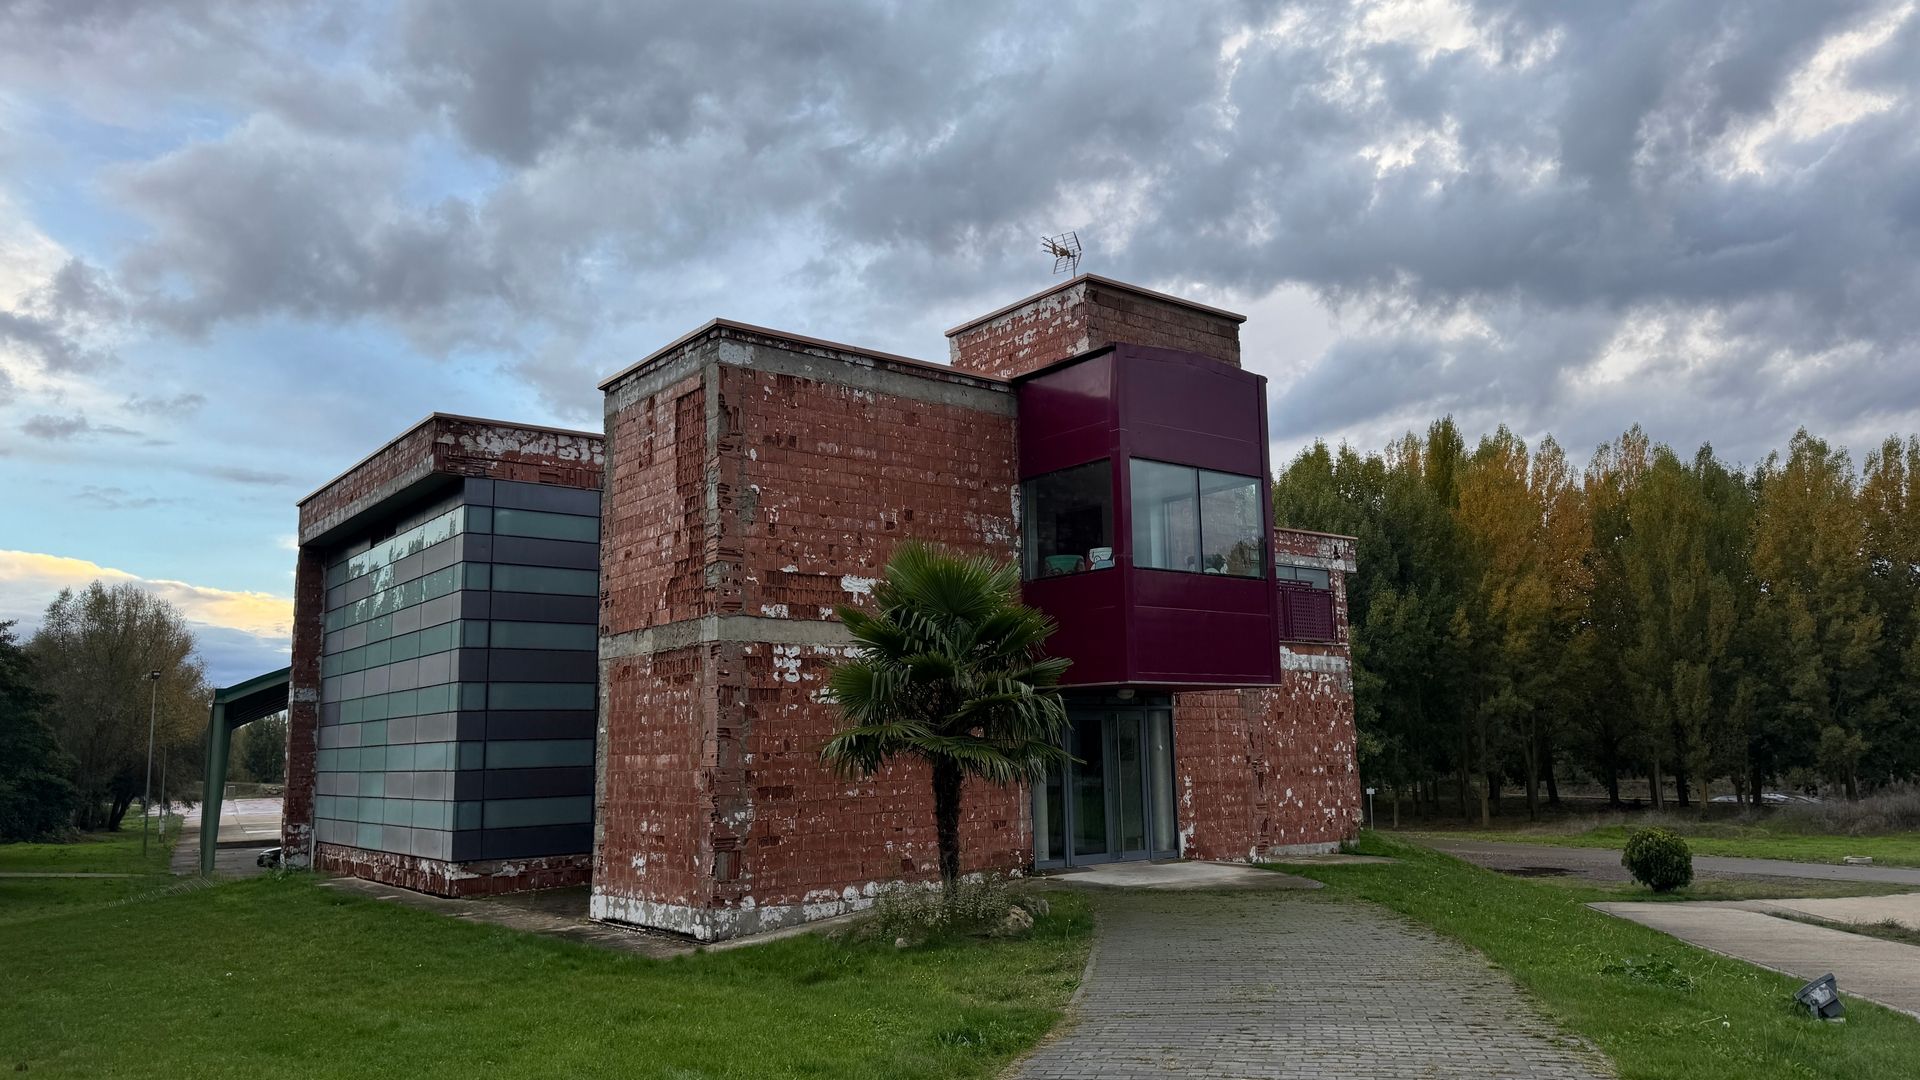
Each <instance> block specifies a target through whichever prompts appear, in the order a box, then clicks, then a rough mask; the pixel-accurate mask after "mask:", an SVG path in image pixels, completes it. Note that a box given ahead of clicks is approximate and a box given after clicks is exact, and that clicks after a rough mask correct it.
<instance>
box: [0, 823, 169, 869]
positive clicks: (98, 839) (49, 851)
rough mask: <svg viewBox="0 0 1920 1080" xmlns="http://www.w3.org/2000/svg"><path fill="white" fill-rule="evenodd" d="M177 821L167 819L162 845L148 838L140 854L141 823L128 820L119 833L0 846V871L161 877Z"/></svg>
mask: <svg viewBox="0 0 1920 1080" xmlns="http://www.w3.org/2000/svg"><path fill="white" fill-rule="evenodd" d="M179 835H180V818H179V816H178V815H176V816H174V817H172V818H169V819H168V822H167V835H166V839H165V841H164V842H163V841H162V840H161V839H160V838H159V836H158V834H149V835H148V837H147V853H146V855H144V856H143V855H141V854H140V821H139V819H137V818H133V817H129V818H127V821H126V824H125V825H122V826H121V828H120V831H119V832H96V833H85V834H83V835H82V836H81V837H80V839H78V840H75V841H73V842H71V843H65V844H0V872H4V873H19V872H25V871H32V872H35V873H56V874H164V873H166V872H167V856H168V852H169V851H170V850H171V849H172V846H173V841H174V838H175V837H177V836H179Z"/></svg>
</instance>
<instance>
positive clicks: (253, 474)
mask: <svg viewBox="0 0 1920 1080" xmlns="http://www.w3.org/2000/svg"><path fill="white" fill-rule="evenodd" d="M187 471H188V472H192V473H197V474H199V475H201V476H205V477H210V478H211V479H214V480H225V481H228V482H229V483H234V484H248V485H252V486H256V487H280V486H282V485H285V484H290V483H292V482H293V477H292V476H290V475H288V474H286V473H281V472H270V471H267V470H264V469H249V468H246V467H244V466H238V465H193V466H187Z"/></svg>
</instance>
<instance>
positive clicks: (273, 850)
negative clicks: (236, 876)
mask: <svg viewBox="0 0 1920 1080" xmlns="http://www.w3.org/2000/svg"><path fill="white" fill-rule="evenodd" d="M253 865H255V866H265V867H268V868H272V867H276V866H279V865H280V849H279V848H277V847H270V848H268V849H267V850H265V851H263V852H261V853H260V854H259V855H258V856H256V857H255V858H254V860H253Z"/></svg>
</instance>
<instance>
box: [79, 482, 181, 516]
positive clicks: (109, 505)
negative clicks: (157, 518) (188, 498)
mask: <svg viewBox="0 0 1920 1080" xmlns="http://www.w3.org/2000/svg"><path fill="white" fill-rule="evenodd" d="M73 497H74V499H75V501H78V502H83V503H87V504H89V505H91V506H98V507H101V508H102V509H106V510H150V509H152V508H154V507H158V506H171V505H174V504H176V503H179V502H180V501H181V500H179V499H171V498H162V497H160V496H157V495H135V494H134V493H132V492H130V491H128V490H127V489H126V488H123V487H117V486H112V485H109V486H105V487H96V486H94V485H91V484H89V485H86V486H84V487H82V488H81V489H80V490H79V491H77V492H75V493H74V496H73Z"/></svg>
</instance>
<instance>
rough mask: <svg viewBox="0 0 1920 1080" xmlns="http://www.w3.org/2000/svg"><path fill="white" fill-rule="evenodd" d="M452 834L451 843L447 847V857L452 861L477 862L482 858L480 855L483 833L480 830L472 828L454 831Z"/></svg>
mask: <svg viewBox="0 0 1920 1080" xmlns="http://www.w3.org/2000/svg"><path fill="white" fill-rule="evenodd" d="M452 836H453V843H452V845H451V846H450V848H449V854H448V856H447V857H448V858H449V859H451V860H453V861H454V862H477V861H479V860H480V859H481V858H484V856H482V855H481V850H482V848H481V843H482V840H483V834H482V833H481V832H480V830H478V829H472V830H468V831H465V832H456V833H453V834H452Z"/></svg>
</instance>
